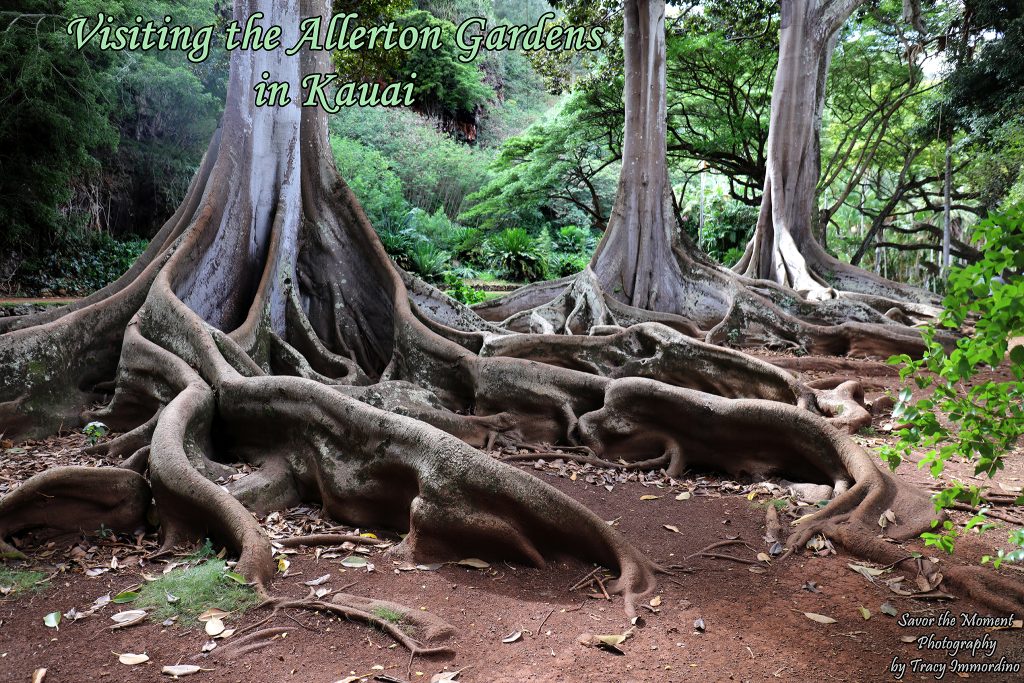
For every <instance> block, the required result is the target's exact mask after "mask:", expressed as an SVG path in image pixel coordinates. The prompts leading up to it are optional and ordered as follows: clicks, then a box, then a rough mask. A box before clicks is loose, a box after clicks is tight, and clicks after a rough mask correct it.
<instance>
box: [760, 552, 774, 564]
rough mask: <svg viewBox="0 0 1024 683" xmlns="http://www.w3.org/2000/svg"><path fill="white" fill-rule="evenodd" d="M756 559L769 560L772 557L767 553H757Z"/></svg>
mask: <svg viewBox="0 0 1024 683" xmlns="http://www.w3.org/2000/svg"><path fill="white" fill-rule="evenodd" d="M757 561H758V562H771V561H772V558H771V557H770V556H769V555H768V553H758V554H757Z"/></svg>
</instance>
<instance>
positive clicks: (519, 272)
mask: <svg viewBox="0 0 1024 683" xmlns="http://www.w3.org/2000/svg"><path fill="white" fill-rule="evenodd" d="M485 251H486V254H487V257H488V258H489V259H490V261H491V263H492V265H494V266H495V267H496V269H497V270H498V271H499V272H500V273H501V274H502V275H503V276H505V277H507V278H509V279H510V280H513V281H516V282H532V281H534V280H540V279H542V278H543V277H544V275H545V270H546V269H545V265H546V264H545V262H544V256H543V254H542V252H541V249H540V245H539V244H538V243H537V241H536V240H535V239H534V238H532V237H530V235H529V234H528V233H527V232H526V230H524V229H522V228H506V229H505V230H502V231H501V232H499V233H496V234H494V235H492V236H491V237H490V238H488V240H487V243H486V246H485Z"/></svg>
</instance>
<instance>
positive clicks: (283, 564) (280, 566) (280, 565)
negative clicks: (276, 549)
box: [277, 555, 292, 574]
mask: <svg viewBox="0 0 1024 683" xmlns="http://www.w3.org/2000/svg"><path fill="white" fill-rule="evenodd" d="M291 565H292V563H291V562H289V561H288V558H287V557H284V556H283V555H282V556H281V557H279V558H277V571H279V572H281V573H282V574H284V573H285V572H287V571H288V567H290V566H291Z"/></svg>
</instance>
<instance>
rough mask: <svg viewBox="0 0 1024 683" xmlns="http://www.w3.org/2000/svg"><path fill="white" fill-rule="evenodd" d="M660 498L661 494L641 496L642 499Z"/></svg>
mask: <svg viewBox="0 0 1024 683" xmlns="http://www.w3.org/2000/svg"><path fill="white" fill-rule="evenodd" d="M659 498H661V496H652V495H646V496H640V500H658V499H659Z"/></svg>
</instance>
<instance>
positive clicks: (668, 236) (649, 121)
mask: <svg viewBox="0 0 1024 683" xmlns="http://www.w3.org/2000/svg"><path fill="white" fill-rule="evenodd" d="M623 34H624V35H623V53H624V57H625V88H624V91H625V92H624V99H625V111H626V118H625V125H624V129H623V146H622V172H621V173H620V174H619V182H618V186H617V188H616V193H615V204H614V205H613V207H612V211H611V216H610V218H609V221H608V228H607V230H606V232H605V235H604V238H603V239H602V240H601V243H600V244H599V245H598V248H597V251H596V253H595V254H594V258H593V261H592V263H593V266H592V267H593V269H594V272H595V273H596V274H597V279H598V282H600V284H601V286H602V287H603V288H604V290H605V291H606V292H609V293H610V294H611V295H612V296H614V297H616V298H617V299H619V300H620V301H623V302H625V303H628V304H630V305H632V306H636V307H638V308H643V309H648V310H653V311H674V310H677V308H678V300H677V299H678V290H679V288H678V286H677V283H678V282H679V278H680V271H679V266H678V265H677V263H676V260H675V258H674V257H673V255H672V247H673V246H674V245H675V243H676V238H675V235H674V233H675V219H674V215H675V214H674V211H673V208H672V195H671V194H670V193H671V191H672V190H671V187H670V186H669V182H668V166H667V163H666V160H665V156H666V135H667V104H666V93H667V83H666V77H665V54H666V52H665V0H631V1H630V2H627V3H626V4H625V7H624V8H623Z"/></svg>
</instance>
